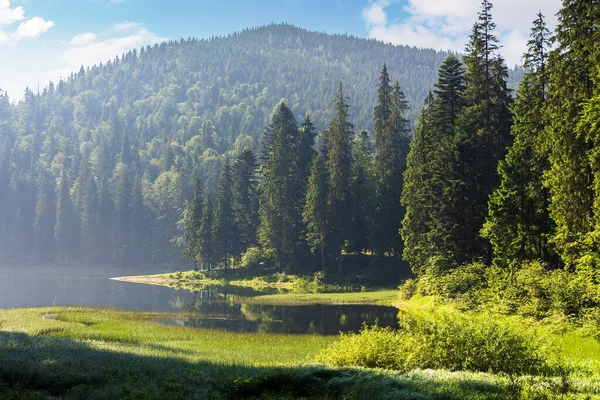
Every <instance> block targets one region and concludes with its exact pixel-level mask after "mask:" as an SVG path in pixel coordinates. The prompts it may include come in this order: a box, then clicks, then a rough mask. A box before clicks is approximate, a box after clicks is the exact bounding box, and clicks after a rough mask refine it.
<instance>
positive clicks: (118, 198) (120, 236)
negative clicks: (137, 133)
mask: <svg viewBox="0 0 600 400" xmlns="http://www.w3.org/2000/svg"><path fill="white" fill-rule="evenodd" d="M113 176H114V179H115V180H116V187H115V194H114V206H113V222H112V235H111V239H112V244H113V246H112V248H113V249H112V250H113V257H112V259H113V262H114V263H117V264H122V263H123V262H124V261H125V253H126V251H127V250H126V249H127V247H128V246H129V243H128V241H129V237H130V234H129V228H130V224H129V213H130V209H129V205H130V203H131V200H130V198H129V196H130V195H131V191H130V182H129V168H128V167H127V165H126V164H124V163H123V162H119V163H118V164H117V165H116V167H115V171H114V172H113Z"/></svg>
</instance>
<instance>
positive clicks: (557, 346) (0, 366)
mask: <svg viewBox="0 0 600 400" xmlns="http://www.w3.org/2000/svg"><path fill="white" fill-rule="evenodd" d="M356 295H359V294H356ZM360 295H366V296H367V298H366V299H365V301H367V302H368V301H370V299H369V298H368V296H370V295H371V294H370V293H365V294H360ZM276 296H280V295H276ZM281 296H283V295H281ZM289 296H291V298H290V299H291V300H290V301H292V299H293V298H294V295H289ZM399 307H400V308H401V310H403V311H402V312H401V314H402V313H410V314H411V315H415V316H427V315H429V316H431V315H435V313H439V312H443V313H446V314H450V315H452V313H453V312H454V311H453V310H452V309H451V307H450V306H442V307H438V306H437V305H436V303H435V301H433V300H432V299H429V298H424V299H423V298H422V299H419V298H417V299H414V300H410V301H406V302H403V303H401V304H399ZM460 315H461V316H464V315H465V314H463V313H460ZM169 316H172V315H171V314H160V313H143V312H124V311H115V310H109V309H100V308H72V307H59V308H35V309H11V310H2V311H0V398H2V399H19V400H20V399H46V398H60V399H121V398H122V399H212V398H214V399H223V398H224V399H240V398H247V399H271V398H273V399H295V398H307V399H308V398H311V399H312V398H316V399H341V398H352V399H506V398H514V399H529V398H531V399H533V398H535V399H551V398H556V399H559V398H565V399H566V398H580V399H587V398H590V399H592V398H600V345H599V344H598V342H597V341H596V339H594V338H592V337H586V336H584V335H582V334H579V333H578V332H577V331H571V330H568V329H567V328H565V326H564V325H560V326H559V325H554V326H552V325H539V324H535V323H533V322H532V321H528V320H526V319H523V318H513V317H500V316H495V317H491V316H476V315H473V316H472V318H473V320H474V321H475V320H477V321H482V320H486V319H496V321H497V322H498V323H499V324H500V325H502V326H506V327H508V328H507V329H508V330H507V331H506V332H507V333H508V337H509V338H510V337H512V336H510V335H512V334H513V333H515V332H517V334H518V335H520V336H518V337H520V338H523V337H524V338H526V339H527V340H529V339H531V340H532V342H531V343H535V351H537V352H538V354H539V355H540V357H541V358H540V359H543V360H544V363H545V365H547V366H549V367H548V368H546V369H542V370H539V371H538V372H537V373H535V374H517V373H504V372H501V371H500V372H499V371H495V372H490V371H479V372H477V371H475V372H465V371H460V370H456V368H452V367H451V366H449V367H448V366H447V367H446V368H443V366H444V364H443V360H444V359H443V357H442V358H441V360H442V362H441V363H440V364H437V365H438V367H436V368H420V367H419V366H418V365H413V366H411V368H409V369H405V368H396V369H386V368H388V367H386V364H385V361H386V360H385V358H381V355H383V357H385V356H386V354H387V353H386V351H387V350H388V349H389V344H390V343H392V345H393V346H396V347H402V346H397V343H396V344H395V343H394V342H390V341H389V337H385V336H381V337H379V336H377V337H376V335H375V336H373V335H371V336H370V337H368V338H366V341H363V342H360V343H359V346H360V348H361V351H362V353H360V354H358V355H357V358H355V359H354V360H351V361H349V362H339V360H335V359H334V358H335V357H333V358H332V357H330V358H329V359H328V358H327V354H329V355H330V356H331V354H332V353H335V352H336V351H339V349H342V350H343V353H344V354H350V355H353V354H354V353H353V352H356V348H355V347H352V346H351V345H350V344H349V343H344V341H345V340H348V335H346V336H342V337H337V336H317V335H283V334H264V333H231V332H225V331H214V330H205V329H190V328H183V327H176V326H167V325H161V324H158V323H157V322H156V321H157V320H162V319H168V318H169ZM466 318H469V317H468V316H467V317H466ZM478 318H479V319H478ZM478 323H479V322H478ZM561 327H562V329H559V328H561ZM483 329H484V334H485V327H484V328H483ZM565 329H567V330H565ZM436 332H437V333H436V334H437V335H438V337H439V338H442V339H443V338H444V330H443V329H441V330H438V331H436ZM451 333H452V334H453V335H455V336H457V335H458V336H460V334H461V333H460V330H458V331H456V330H455V331H452V332H451ZM500 333H501V334H502V332H500ZM355 336H359V335H355ZM475 336H477V335H475ZM398 338H399V339H400V340H408V339H410V338H409V337H408V336H407V337H403V336H398ZM446 339H448V338H446ZM360 340H363V339H362V338H361V339H360ZM381 340H383V342H381ZM450 342H451V341H450ZM450 342H449V343H450ZM398 343H400V342H398ZM510 343H512V342H510ZM528 343H529V342H528ZM369 346H370V347H369ZM386 346H387V347H386ZM448 346H449V347H452V344H450V345H448ZM404 347H406V346H404ZM363 350H364V351H363ZM424 350H426V348H423V349H421V350H420V351H421V352H423V351H424ZM477 350H487V349H476V351H477ZM365 351H366V353H365ZM369 352H371V353H372V354H375V353H376V354H378V357H379V359H383V360H384V363H383V364H381V365H379V366H378V367H375V368H373V366H372V365H368V363H366V364H365V363H364V362H363V361H364V360H363V359H361V358H360V357H362V356H363V355H364V354H366V357H367V359H368V358H369V357H372V354H368V353H369ZM424 354H425V353H424ZM408 355H410V352H409V353H408ZM536 357H537V356H536ZM317 360H319V361H318V362H317ZM345 360H347V358H345ZM420 362H422V363H423V365H425V366H426V365H427V362H428V360H427V359H422V360H421V361H420ZM440 366H441V367H440Z"/></svg>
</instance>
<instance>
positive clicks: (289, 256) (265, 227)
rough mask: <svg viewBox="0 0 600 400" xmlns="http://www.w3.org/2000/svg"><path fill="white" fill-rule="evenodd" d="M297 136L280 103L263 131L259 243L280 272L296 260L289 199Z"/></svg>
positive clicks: (294, 179)
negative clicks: (286, 264)
mask: <svg viewBox="0 0 600 400" xmlns="http://www.w3.org/2000/svg"><path fill="white" fill-rule="evenodd" d="M299 137H300V133H299V130H298V124H297V122H296V119H295V118H294V115H293V113H292V111H291V110H290V109H289V108H288V107H287V106H286V105H285V103H283V102H282V103H280V104H279V105H278V106H277V107H276V109H275V112H274V114H273V116H272V119H271V123H270V125H269V127H268V128H267V130H266V131H265V146H264V154H263V166H262V168H261V180H262V195H261V198H260V211H259V215H260V227H259V241H260V244H261V247H262V248H263V251H264V252H265V253H266V254H267V255H270V256H271V257H272V258H273V259H274V260H275V263H276V264H277V267H278V269H279V271H280V272H281V271H283V265H284V263H290V262H292V261H294V260H296V257H295V255H296V249H297V242H298V239H299V238H300V234H299V227H298V225H297V224H298V221H299V219H300V218H301V217H300V214H299V210H298V209H297V207H296V204H295V201H294V199H293V197H292V196H293V194H296V193H297V183H298V180H297V174H298V169H297V165H298V164H297V163H298V153H297V151H298V143H299V141H300V140H299Z"/></svg>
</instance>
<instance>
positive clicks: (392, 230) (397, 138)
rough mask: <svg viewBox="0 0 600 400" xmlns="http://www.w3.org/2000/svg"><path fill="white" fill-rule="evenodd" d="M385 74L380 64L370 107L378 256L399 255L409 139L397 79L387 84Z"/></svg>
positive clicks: (373, 236) (374, 230)
mask: <svg viewBox="0 0 600 400" xmlns="http://www.w3.org/2000/svg"><path fill="white" fill-rule="evenodd" d="M387 74H388V73H387V68H386V66H385V65H384V67H383V70H382V71H381V78H380V83H379V88H378V104H377V106H376V107H375V110H374V125H375V174H376V195H375V207H376V211H375V221H374V224H375V228H374V229H373V232H372V242H373V247H374V248H375V251H376V253H377V254H378V256H380V257H382V256H383V255H384V254H386V253H388V254H394V255H395V256H396V257H399V256H400V255H401V254H402V240H401V237H400V232H399V231H400V226H401V223H402V219H403V217H404V210H403V207H402V205H401V204H400V197H401V195H402V187H403V174H404V171H405V169H406V157H407V155H408V151H409V142H410V140H409V136H410V128H409V127H410V124H409V121H408V119H407V113H408V110H409V106H408V102H407V101H406V99H405V96H404V92H403V91H402V90H401V89H400V84H399V83H398V81H396V82H395V83H394V85H393V86H391V85H390V80H389V76H388V75H387Z"/></svg>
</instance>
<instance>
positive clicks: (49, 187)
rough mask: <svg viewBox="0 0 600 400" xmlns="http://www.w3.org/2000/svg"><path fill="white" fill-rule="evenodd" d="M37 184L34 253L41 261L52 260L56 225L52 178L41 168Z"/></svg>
mask: <svg viewBox="0 0 600 400" xmlns="http://www.w3.org/2000/svg"><path fill="white" fill-rule="evenodd" d="M38 182H39V185H38V191H37V202H36V205H35V219H34V222H33V232H34V234H35V242H34V243H35V251H36V254H37V256H38V257H39V258H40V259H41V260H44V261H45V260H53V259H54V253H55V248H56V241H55V239H54V226H55V225H56V207H55V205H54V204H55V192H56V188H55V183H54V177H53V176H52V174H51V173H50V172H49V171H47V170H46V169H45V168H43V167H41V168H40V173H39V179H38Z"/></svg>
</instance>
